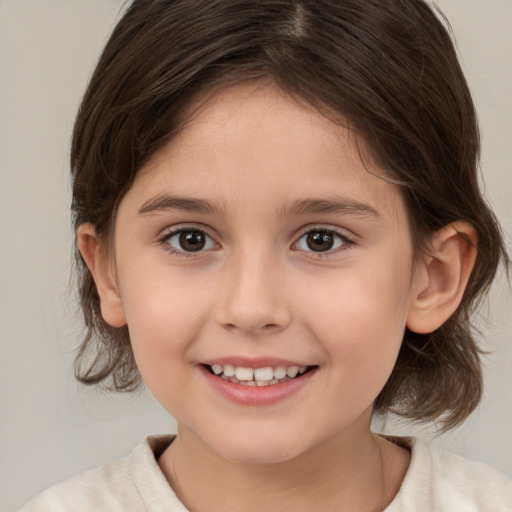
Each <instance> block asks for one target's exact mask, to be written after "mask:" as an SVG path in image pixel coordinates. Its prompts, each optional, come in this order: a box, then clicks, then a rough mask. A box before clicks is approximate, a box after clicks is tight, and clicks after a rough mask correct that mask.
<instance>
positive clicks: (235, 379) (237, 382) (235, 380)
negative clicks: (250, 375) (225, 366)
mask: <svg viewBox="0 0 512 512" xmlns="http://www.w3.org/2000/svg"><path fill="white" fill-rule="evenodd" d="M228 380H229V381H231V382H232V383H233V384H240V381H239V380H238V379H237V378H236V377H229V379H228Z"/></svg>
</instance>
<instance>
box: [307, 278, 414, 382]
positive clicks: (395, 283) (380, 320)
mask: <svg viewBox="0 0 512 512" xmlns="http://www.w3.org/2000/svg"><path fill="white" fill-rule="evenodd" d="M324 284H325V286H322V287H318V286H309V287H308V290H309V291H308V293H307V295H305V296H307V297H308V303H307V308H304V315H307V316H306V317H305V318H306V322H307V324H308V325H309V326H310V329H311V330H312V331H313V334H314V336H315V338H316V339H317V340H319V342H320V343H321V345H322V347H323V349H324V351H325V352H326V354H327V356H328V359H329V361H330V363H331V364H332V366H333V369H339V371H340V372H342V373H343V374H344V375H345V376H347V375H350V376H351V378H352V379H354V380H356V381H361V382H362V383H363V382H364V381H371V380H372V379H375V380H376V381H379V382H382V385H384V383H385V381H386V380H387V378H388V376H389V374H390V373H391V371H392V369H393V366H394V363H395V361H396V358H397V356H398V351H399V349H400V345H401V342H402V338H403V334H404V330H405V324H406V318H407V303H408V295H407V293H408V286H407V281H406V280H405V279H403V278H400V277H399V276H397V275H393V274H390V273H388V274H385V273H370V272H368V271H366V270H364V269H363V270H361V271H358V270H357V269H353V271H351V272H348V273H347V275H345V276H340V278H339V279H334V280H330V281H329V282H326V283H324ZM301 293H304V291H303V292H301ZM327 297H328V299H327Z"/></svg>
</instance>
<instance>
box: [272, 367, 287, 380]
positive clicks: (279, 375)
mask: <svg viewBox="0 0 512 512" xmlns="http://www.w3.org/2000/svg"><path fill="white" fill-rule="evenodd" d="M285 377H286V366H277V367H276V368H274V379H284V378H285Z"/></svg>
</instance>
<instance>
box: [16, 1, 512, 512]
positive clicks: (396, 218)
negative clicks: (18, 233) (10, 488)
mask: <svg viewBox="0 0 512 512" xmlns="http://www.w3.org/2000/svg"><path fill="white" fill-rule="evenodd" d="M478 152H479V138H478V128H477V124H476V118H475V112H474V108H473V104H472V100H471V96H470V94H469V91H468V88H467V85H466V82H465V80H464V77H463V75H462V72H461V70H460V66H459V64H458V62H457V58H456V55H455V51H454V48H453V44H452V42H451V40H450V37H449V35H448V34H447V32H446V30H445V28H444V27H443V25H442V23H441V22H440V21H439V19H438V18H437V16H436V15H435V14H434V13H433V12H432V11H431V9H430V8H429V7H428V6H427V5H426V4H425V3H424V2H423V1H422V0H365V1H364V2H362V1H360V0H343V1H339V2H332V1H329V0H314V1H313V0H300V1H299V0H263V1H254V0H251V1H248V0H202V1H200V2H198V1H194V0H175V1H166V0H153V1H149V0H135V1H134V2H133V3H132V5H131V6H130V7H129V8H128V10H127V12H126V14H125V15H124V17H123V18H122V19H121V21H120V22H119V24H118V25H117V27H116V29H115V30H114V33H113V35H112V37H111V39H110V41H109V42H108V43H107V46H106V48H105V50H104V53H103V55H102V57H101V59H100V61H99V63H98V66H97V69H96V71H95V73H94V75H93V77H92V80H91V83H90V84H89V88H88V90H87V92H86V94H85V97H84V100H83V103H82V106H81V108H80V111H79V114H78V118H77V121H76V125H75V131H74V138H73V145H72V157H71V162H72V176H73V205H72V208H73V214H74V221H75V226H76V235H77V263H78V278H79V289H80V299H81V305H82V308H83V311H84V316H85V321H86V325H87V329H88V330H87V334H86V337H85V339H84V341H83V344H82V346H81V349H80V351H79V354H78V356H77V377H78V378H79V380H80V381H81V382H83V383H85V384H99V383H102V384H105V385H107V386H108V387H110V388H113V389H116V390H119V391H129V390H133V389H135V388H136V387H137V386H138V385H139V384H140V380H141V378H142V380H143V381H144V383H145V384H146V385H147V386H148V388H149V389H150V391H151V392H152V393H153V394H154V396H155V397H156V398H157V399H158V400H159V402H160V403H161V404H162V405H163V406H164V408H165V409H167V410H168V411H169V413H171V414H172V415H173V416H174V417H175V418H176V420H177V422H178V435H177V436H176V437H174V436H160V437H155V436H153V437H149V438H147V439H146V440H145V441H144V442H143V443H142V444H141V445H140V446H138V447H137V448H135V450H134V451H133V453H132V454H131V455H130V456H129V457H128V458H127V459H124V460H120V461H116V462H113V463H111V464H109V465H107V466H104V467H102V468H99V469H95V470H92V471H89V472H87V473H85V474H83V475H81V476H78V477H75V478H73V479H71V480H69V481H67V482H65V483H63V484H60V485H57V486H56V487H54V488H52V489H50V490H48V491H46V492H44V493H42V494H41V495H40V496H39V497H37V498H35V500H33V501H32V502H31V503H29V504H28V505H27V506H26V507H25V508H24V509H23V510H24V511H32V510H34V511H36V510H37V511H43V512H44V511H52V512H55V511H66V512H73V511H90V510H101V511H118V510H130V511H132V510H149V511H153V510H155V511H156V510H173V511H185V510H190V511H194V512H201V511H203V510H208V511H217V510H223V511H231V510H236V511H241V510H242V511H260V510H279V511H288V510H294V511H301V510H304V511H305V510H307V511H311V510H319V511H327V512H329V511H339V510H350V511H383V510H386V511H388V512H398V511H407V512H410V511H429V512H430V511H443V510H446V511H461V512H469V511H477V510H479V511H480V510H485V511H498V510H499V511H504V510H511V509H512V485H511V483H510V482H509V481H508V480H507V478H506V477H505V476H504V475H501V474H499V473H498V472H497V471H495V470H493V469H491V468H489V467H487V466H485V465H482V464H478V463H474V462H469V461H465V460H463V459H461V458H459V457H456V456H454V455H451V454H448V453H445V452H442V451H439V450H436V449H433V448H429V447H428V446H426V445H423V444H422V443H420V442H419V441H417V440H414V439H410V438H389V437H384V436H380V435H377V434H374V433H372V432H371V429H370V424H371V420H372V416H373V415H374V414H379V415H385V414H386V413H395V414H398V415H401V416H403V417H405V418H409V419H412V420H416V421H422V422H429V421H437V422H438V423H440V424H441V425H442V428H443V429H445V430H446V429H450V428H453V427H455V426H457V425H459V424H461V423H462V422H463V421H464V420H465V419H466V418H467V416H468V415H469V414H470V413H471V411H472V410H474V408H475V407H476V405H477V404H478V402H479V400H480V397H481V393H482V382H481V369H480V352H479V349H478V346H477V345H476V342H475V340H474V337H473V334H472V331H471V324H470V314H471V312H472V311H473V309H474V307H475V305H476V304H477V302H478V300H479V299H481V298H482V297H483V296H484V294H485V292H486V291H487V289H488V287H489V286H490V284H491V282H492V281H493V279H494V276H495V273H496V270H497V268H498V265H499V263H500V261H503V263H504V264H505V266H508V264H509V260H508V256H507V253H506V250H505V248H504V244H503V240H502V237H501V234H500V229H499V226H498V224H497V222H496V220H495V218H494V215H493V214H492V212H491V211H490V210H489V208H488V206H487V204H486V203H485V201H484V199H483V197H482V195H481V193H480V191H479V188H478V184H477V174H476V168H477V163H478Z"/></svg>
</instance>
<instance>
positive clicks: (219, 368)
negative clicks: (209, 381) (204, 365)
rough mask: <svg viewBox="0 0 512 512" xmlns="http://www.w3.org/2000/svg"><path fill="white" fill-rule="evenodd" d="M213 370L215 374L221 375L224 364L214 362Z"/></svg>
mask: <svg viewBox="0 0 512 512" xmlns="http://www.w3.org/2000/svg"><path fill="white" fill-rule="evenodd" d="M212 371H213V373H215V375H220V374H221V373H222V366H221V365H220V364H212Z"/></svg>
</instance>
